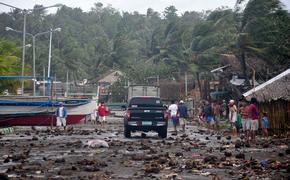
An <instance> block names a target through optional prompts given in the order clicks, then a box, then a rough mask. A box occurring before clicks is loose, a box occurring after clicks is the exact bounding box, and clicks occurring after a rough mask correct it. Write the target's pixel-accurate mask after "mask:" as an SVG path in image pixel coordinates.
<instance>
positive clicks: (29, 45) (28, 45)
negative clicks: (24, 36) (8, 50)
mask: <svg viewBox="0 0 290 180" xmlns="http://www.w3.org/2000/svg"><path fill="white" fill-rule="evenodd" d="M31 46H32V45H31V44H26V45H25V46H24V47H23V46H19V47H17V48H19V49H21V48H30V47H31Z"/></svg>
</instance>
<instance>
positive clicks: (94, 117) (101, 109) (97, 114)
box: [91, 102, 109, 128]
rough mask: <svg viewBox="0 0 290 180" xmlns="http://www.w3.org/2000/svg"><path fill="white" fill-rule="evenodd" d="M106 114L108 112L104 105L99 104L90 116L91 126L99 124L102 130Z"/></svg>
mask: <svg viewBox="0 0 290 180" xmlns="http://www.w3.org/2000/svg"><path fill="white" fill-rule="evenodd" d="M108 112H109V111H108V110H107V107H106V105H105V103H104V102H101V104H99V105H98V106H97V108H96V109H94V110H93V112H92V114H91V122H92V124H97V123H100V125H101V127H102V128H104V127H105V122H106V115H107V114H108Z"/></svg>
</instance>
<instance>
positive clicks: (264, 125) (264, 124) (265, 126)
mask: <svg viewBox="0 0 290 180" xmlns="http://www.w3.org/2000/svg"><path fill="white" fill-rule="evenodd" d="M268 126H269V120H268V116H267V112H263V117H262V133H263V136H264V137H265V138H268Z"/></svg>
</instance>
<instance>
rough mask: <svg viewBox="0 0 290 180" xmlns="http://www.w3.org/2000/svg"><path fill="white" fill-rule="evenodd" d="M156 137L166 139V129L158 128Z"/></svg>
mask: <svg viewBox="0 0 290 180" xmlns="http://www.w3.org/2000/svg"><path fill="white" fill-rule="evenodd" d="M158 136H159V137H161V138H166V137H167V127H166V126H165V127H162V128H160V130H159V131H158Z"/></svg>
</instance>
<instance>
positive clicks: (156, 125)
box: [124, 96, 168, 138]
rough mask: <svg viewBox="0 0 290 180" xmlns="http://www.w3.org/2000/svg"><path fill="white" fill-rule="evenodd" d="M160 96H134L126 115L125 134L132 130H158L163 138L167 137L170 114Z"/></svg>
mask: <svg viewBox="0 0 290 180" xmlns="http://www.w3.org/2000/svg"><path fill="white" fill-rule="evenodd" d="M166 110H167V108H166V107H165V106H164V104H163V103H162V101H161V100H160V98H157V97H147V96H144V97H133V98H131V100H130V101H129V103H128V107H127V110H126V113H125V116H124V136H125V137H126V138H129V137H131V132H132V131H143V132H148V131H156V132H157V133H158V135H159V137H161V138H166V137H167V125H168V114H167V111H166Z"/></svg>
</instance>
